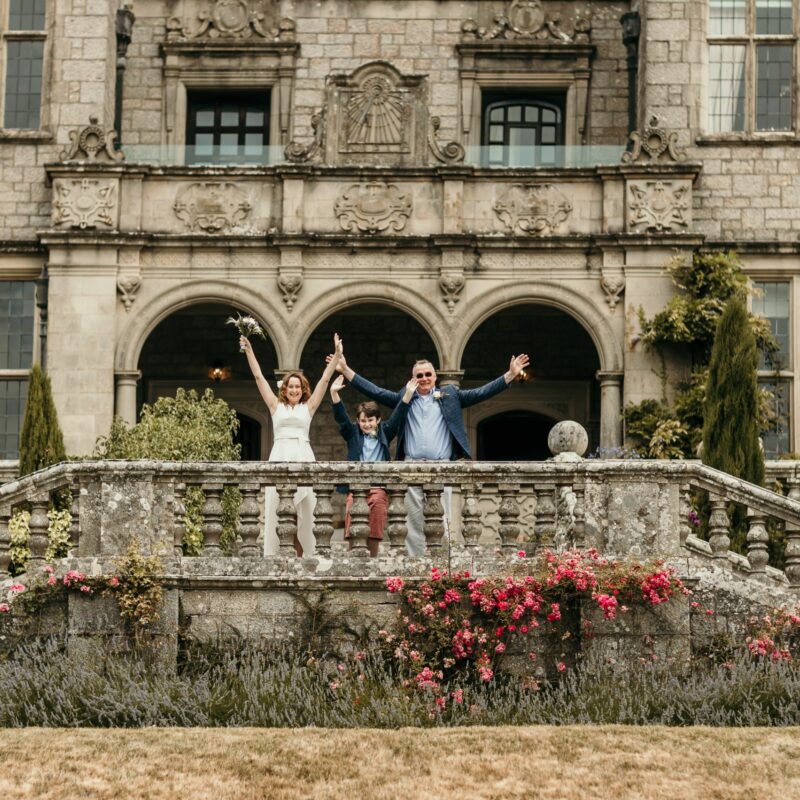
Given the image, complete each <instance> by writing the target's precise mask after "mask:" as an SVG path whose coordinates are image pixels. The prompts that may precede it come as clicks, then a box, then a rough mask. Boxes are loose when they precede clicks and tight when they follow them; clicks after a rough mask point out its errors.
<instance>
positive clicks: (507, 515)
mask: <svg viewBox="0 0 800 800" xmlns="http://www.w3.org/2000/svg"><path fill="white" fill-rule="evenodd" d="M497 488H498V491H499V492H500V506H499V507H498V509H497V513H498V514H499V516H500V527H499V533H500V545H501V547H502V548H503V550H505V551H508V552H511V551H513V550H516V549H518V545H517V538H518V537H519V533H520V522H519V499H518V498H517V494H518V492H519V486H518V485H517V484H514V483H503V484H500V485H499V486H498V487H497Z"/></svg>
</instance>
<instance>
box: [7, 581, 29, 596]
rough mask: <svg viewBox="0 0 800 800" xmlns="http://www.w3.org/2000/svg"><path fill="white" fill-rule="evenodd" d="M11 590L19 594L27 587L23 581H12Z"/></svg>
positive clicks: (9, 588) (9, 589)
mask: <svg viewBox="0 0 800 800" xmlns="http://www.w3.org/2000/svg"><path fill="white" fill-rule="evenodd" d="M8 591H9V592H14V594H19V593H20V592H24V591H25V587H24V586H23V585H22V584H21V583H12V584H11V586H9V587H8Z"/></svg>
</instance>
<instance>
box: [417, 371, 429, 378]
mask: <svg viewBox="0 0 800 800" xmlns="http://www.w3.org/2000/svg"><path fill="white" fill-rule="evenodd" d="M414 377H415V378H432V377H433V373H432V372H418V373H417V374H416V375H415V376H414Z"/></svg>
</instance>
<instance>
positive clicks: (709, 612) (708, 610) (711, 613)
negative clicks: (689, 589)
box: [706, 608, 714, 617]
mask: <svg viewBox="0 0 800 800" xmlns="http://www.w3.org/2000/svg"><path fill="white" fill-rule="evenodd" d="M706 615H707V616H709V617H713V616H714V612H713V611H712V610H711V609H710V608H707V609H706Z"/></svg>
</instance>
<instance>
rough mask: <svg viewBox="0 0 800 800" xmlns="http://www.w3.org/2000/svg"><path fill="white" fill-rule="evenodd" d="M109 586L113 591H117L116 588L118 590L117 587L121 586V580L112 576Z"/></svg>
mask: <svg viewBox="0 0 800 800" xmlns="http://www.w3.org/2000/svg"><path fill="white" fill-rule="evenodd" d="M108 585H109V586H110V587H111V588H112V589H116V588H117V586H119V578H118V577H117V576H116V575H112V576H111V577H110V578H109V579H108Z"/></svg>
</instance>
